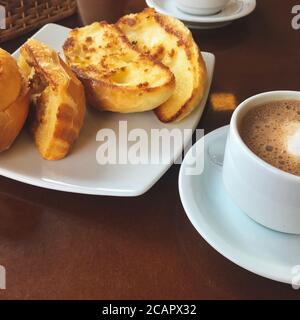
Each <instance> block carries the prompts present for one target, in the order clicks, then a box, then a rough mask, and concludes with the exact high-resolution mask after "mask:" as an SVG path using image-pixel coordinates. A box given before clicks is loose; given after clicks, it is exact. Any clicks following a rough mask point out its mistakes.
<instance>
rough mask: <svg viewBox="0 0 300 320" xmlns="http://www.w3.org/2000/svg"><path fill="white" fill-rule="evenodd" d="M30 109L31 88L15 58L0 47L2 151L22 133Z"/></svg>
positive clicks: (0, 131)
mask: <svg viewBox="0 0 300 320" xmlns="http://www.w3.org/2000/svg"><path fill="white" fill-rule="evenodd" d="M28 109H29V89H28V85H27V82H26V81H25V80H24V79H23V78H22V75H21V72H20V70H19V68H18V66H17V63H16V61H15V59H14V58H13V57H12V56H11V55H10V54H9V53H8V52H6V51H4V50H3V49H0V152H2V151H4V150H7V149H8V148H9V147H10V146H11V145H12V143H13V142H14V140H15V139H16V137H17V136H18V134H19V133H20V131H21V129H22V128H23V125H24V123H25V120H26V118H27V115H28Z"/></svg>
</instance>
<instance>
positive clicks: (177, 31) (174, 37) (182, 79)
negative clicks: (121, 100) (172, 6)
mask: <svg viewBox="0 0 300 320" xmlns="http://www.w3.org/2000/svg"><path fill="white" fill-rule="evenodd" d="M117 25H118V27H119V28H120V29H121V30H122V31H123V32H124V33H125V35H126V36H127V38H128V39H129V40H130V42H131V43H132V44H134V45H135V46H136V47H137V48H138V49H139V50H141V51H143V52H145V53H146V54H150V55H152V57H154V58H155V59H157V60H159V61H160V62H162V63H163V64H164V65H166V66H167V67H169V68H170V70H171V71H172V72H173V74H174V75H175V78H176V89H175V91H174V94H173V95H172V96H171V98H170V99H169V100H167V101H166V102H165V103H163V104H162V105H161V106H160V107H158V108H157V109H156V110H155V111H156V114H157V116H158V118H159V119H160V120H161V121H163V122H173V121H180V120H182V119H183V118H185V117H186V116H187V115H188V114H189V113H190V112H192V111H193V110H194V109H195V108H196V107H197V106H198V105H199V102H200V101H201V99H202V98H203V95H204V91H205V85H206V66H205V63H204V61H203V58H202V55H201V53H200V50H199V48H198V46H197V45H196V43H195V42H194V40H193V37H192V34H191V32H190V31H189V29H187V28H186V27H185V26H184V24H183V23H182V22H180V21H179V20H177V19H175V18H172V17H167V16H164V15H161V14H159V13H157V12H155V10H153V9H149V8H148V9H145V10H144V11H142V12H141V13H138V14H130V15H127V16H124V17H123V18H121V19H120V20H119V22H118V23H117Z"/></svg>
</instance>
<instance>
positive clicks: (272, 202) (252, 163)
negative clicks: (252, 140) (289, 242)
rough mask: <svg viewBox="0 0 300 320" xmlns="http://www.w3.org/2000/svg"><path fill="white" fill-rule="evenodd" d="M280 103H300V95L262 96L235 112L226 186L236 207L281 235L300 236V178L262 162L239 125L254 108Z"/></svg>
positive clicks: (227, 151) (224, 175) (224, 168)
mask: <svg viewBox="0 0 300 320" xmlns="http://www.w3.org/2000/svg"><path fill="white" fill-rule="evenodd" d="M278 100H300V92H297V91H274V92H266V93H262V94H259V95H256V96H254V97H251V98H249V99H247V100H246V101H244V102H243V103H241V104H240V105H239V107H238V108H237V109H236V110H235V112H234V113H233V116H232V119H231V123H230V130H229V136H228V139H227V144H226V151H225V159H224V166H223V182H224V185H225V188H226V190H227V192H228V194H229V195H230V197H231V198H232V200H233V201H234V202H235V204H236V205H237V206H238V207H239V208H240V209H241V210H242V211H244V212H245V213H246V214H247V215H248V216H249V217H251V218H252V219H253V220H255V221H256V222H258V223H260V224H262V225H264V226H266V227H269V228H271V229H274V230H277V231H281V232H286V233H294V234H300V177H299V176H295V175H292V174H290V173H286V172H284V171H282V170H280V169H277V168H275V167H273V166H271V165H270V164H268V163H267V162H265V161H264V160H262V159H260V158H259V157H258V156H256V155H255V154H254V153H253V152H252V151H251V150H250V149H249V148H248V147H247V145H246V144H245V143H244V142H243V140H242V138H241V136H240V133H239V123H240V121H241V119H242V117H243V116H244V115H245V114H246V113H247V112H248V111H249V110H250V109H251V108H253V107H255V106H258V105H261V104H264V103H266V102H270V101H278Z"/></svg>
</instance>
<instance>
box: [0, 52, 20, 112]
mask: <svg viewBox="0 0 300 320" xmlns="http://www.w3.org/2000/svg"><path fill="white" fill-rule="evenodd" d="M21 88H22V77H21V74H20V71H19V68H18V66H17V63H16V61H15V59H14V58H13V57H12V56H11V55H10V54H9V53H8V52H6V51H5V50H3V49H1V48H0V111H3V110H5V109H6V108H7V107H8V106H9V105H11V104H12V103H13V102H14V101H16V100H17V98H18V97H19V95H20V92H21Z"/></svg>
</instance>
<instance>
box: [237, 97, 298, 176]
mask: <svg viewBox="0 0 300 320" xmlns="http://www.w3.org/2000/svg"><path fill="white" fill-rule="evenodd" d="M239 131H240V135H241V137H242V139H243V141H244V142H245V144H246V145H247V146H248V147H249V148H250V149H251V150H252V151H253V152H254V153H255V154H256V155H257V156H258V157H260V158H261V159H263V160H264V161H266V162H268V163H269V164H271V165H272V166H274V167H276V168H278V169H281V170H283V171H286V172H289V173H291V174H294V175H297V176H300V101H298V100H284V101H272V102H269V103H266V104H263V105H260V106H257V107H254V108H253V109H251V110H250V111H249V112H247V114H246V115H245V116H244V117H243V119H242V120H241V122H240V125H239Z"/></svg>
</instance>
